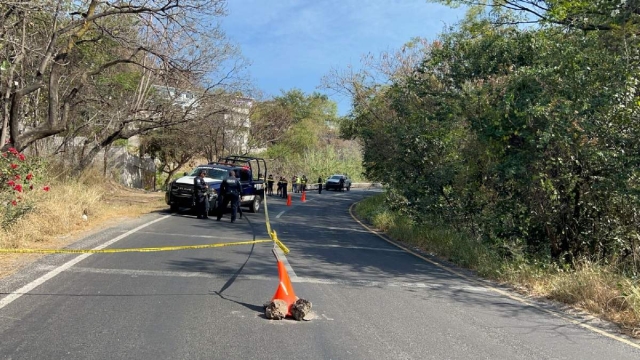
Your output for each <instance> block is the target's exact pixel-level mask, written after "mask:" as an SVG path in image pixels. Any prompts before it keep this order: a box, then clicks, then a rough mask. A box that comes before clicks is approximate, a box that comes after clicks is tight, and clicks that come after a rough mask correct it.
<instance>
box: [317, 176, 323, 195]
mask: <svg viewBox="0 0 640 360" xmlns="http://www.w3.org/2000/svg"><path fill="white" fill-rule="evenodd" d="M318 194H322V176H319V177H318Z"/></svg>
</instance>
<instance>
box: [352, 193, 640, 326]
mask: <svg viewBox="0 0 640 360" xmlns="http://www.w3.org/2000/svg"><path fill="white" fill-rule="evenodd" d="M356 212H357V213H358V215H359V216H361V217H363V218H365V219H367V220H368V221H369V222H370V223H372V224H373V225H374V226H375V227H376V228H378V229H379V230H381V231H384V232H386V233H387V234H388V235H389V236H390V237H391V238H393V239H397V240H399V241H402V242H405V243H408V244H411V245H413V246H417V247H419V248H421V249H422V250H424V251H427V252H432V253H434V254H436V255H438V256H440V257H442V258H445V259H447V260H449V261H451V262H453V263H456V264H457V265H459V266H463V267H466V268H469V269H472V270H475V271H477V272H478V274H480V275H482V276H486V277H488V278H491V279H494V280H498V281H500V282H502V283H506V284H509V285H512V286H513V287H514V288H516V289H517V290H518V291H520V292H521V293H523V294H525V295H528V296H533V297H543V298H547V299H552V300H556V301H560V302H563V303H565V304H568V305H570V306H572V307H575V308H578V309H581V310H584V311H587V312H589V313H591V314H593V315H595V316H598V317H601V318H604V319H607V320H610V321H612V322H614V323H616V324H618V325H620V326H621V327H622V328H623V329H624V330H626V332H627V333H629V334H630V335H632V336H634V337H638V338H640V282H639V281H638V280H634V279H631V278H629V277H625V276H624V275H622V274H621V273H620V272H619V271H618V269H617V268H616V267H615V266H600V265H597V264H594V263H590V262H587V261H585V262H582V263H580V264H578V265H577V266H576V267H574V268H573V269H561V268H559V267H558V266H556V265H554V264H552V263H548V262H536V261H525V260H523V259H503V258H500V257H498V256H496V255H495V254H494V253H493V252H492V251H491V250H490V249H488V248H486V247H484V246H482V244H480V243H477V242H474V241H471V240H470V239H469V238H468V237H466V236H463V235H462V234H458V233H455V232H453V231H451V230H447V229H433V228H428V227H425V226H415V225H413V224H411V223H410V222H408V221H406V220H405V219H404V218H403V217H402V216H398V215H397V214H395V213H394V212H392V211H390V210H389V209H387V208H386V206H385V204H384V195H379V196H372V197H369V198H367V199H365V200H363V201H362V202H360V203H359V204H358V206H357V207H356Z"/></svg>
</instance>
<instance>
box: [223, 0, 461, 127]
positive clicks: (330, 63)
mask: <svg viewBox="0 0 640 360" xmlns="http://www.w3.org/2000/svg"><path fill="white" fill-rule="evenodd" d="M228 10H229V15H228V16H227V17H225V18H223V19H222V26H223V28H224V30H225V32H226V33H227V35H228V37H229V38H230V39H231V40H232V41H233V42H235V43H237V44H238V45H239V46H240V47H241V49H242V53H243V54H244V56H245V57H246V58H248V59H249V61H250V62H251V64H252V65H251V67H250V68H249V71H250V74H251V77H252V79H253V81H254V83H255V85H256V86H257V87H258V88H259V89H261V90H262V91H263V92H264V93H265V95H266V96H274V95H280V94H281V91H280V90H289V89H292V88H299V89H301V90H303V91H304V92H306V93H311V92H313V91H320V92H323V93H327V95H329V96H330V97H331V98H332V99H333V100H334V101H336V102H337V103H338V109H339V113H340V115H346V114H347V113H348V111H349V106H350V103H349V99H346V98H341V97H339V96H338V95H335V94H333V93H331V92H326V91H325V90H322V89H318V88H317V87H318V85H320V81H321V78H322V77H323V76H324V75H326V74H327V73H328V72H329V71H330V70H331V69H332V68H333V69H344V68H346V67H347V65H349V64H351V65H353V66H354V67H355V68H358V65H359V62H360V58H361V56H362V55H363V54H367V53H373V54H378V53H380V52H381V51H385V50H394V49H398V48H400V47H401V46H402V45H403V44H404V43H406V42H407V41H409V40H410V39H411V38H413V37H416V36H420V37H424V38H427V39H429V40H433V39H434V38H435V37H436V36H437V34H438V33H440V32H442V31H443V29H444V28H445V26H450V25H454V24H455V23H457V22H458V21H459V20H461V19H462V18H463V16H464V11H463V10H462V9H451V8H448V7H446V6H443V5H439V4H432V3H427V2H426V0H316V1H312V0H273V1H268V0H229V1H228Z"/></svg>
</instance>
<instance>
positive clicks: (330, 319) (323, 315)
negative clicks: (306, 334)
mask: <svg viewBox="0 0 640 360" xmlns="http://www.w3.org/2000/svg"><path fill="white" fill-rule="evenodd" d="M322 317H323V318H324V319H325V320H329V321H333V319H332V318H330V317H328V316H327V315H325V314H322Z"/></svg>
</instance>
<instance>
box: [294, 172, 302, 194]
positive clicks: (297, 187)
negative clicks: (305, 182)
mask: <svg viewBox="0 0 640 360" xmlns="http://www.w3.org/2000/svg"><path fill="white" fill-rule="evenodd" d="M293 178H294V181H295V184H294V185H293V192H294V193H299V192H301V191H302V179H300V177H299V176H298V175H296V176H294V177H293Z"/></svg>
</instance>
